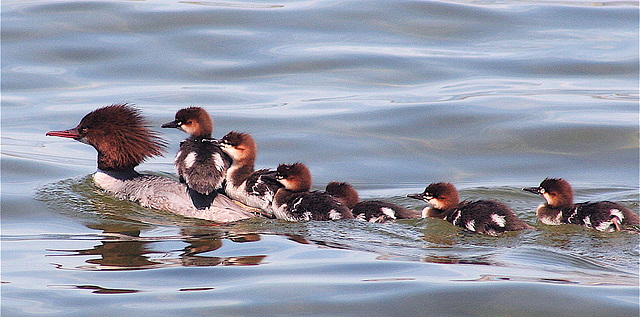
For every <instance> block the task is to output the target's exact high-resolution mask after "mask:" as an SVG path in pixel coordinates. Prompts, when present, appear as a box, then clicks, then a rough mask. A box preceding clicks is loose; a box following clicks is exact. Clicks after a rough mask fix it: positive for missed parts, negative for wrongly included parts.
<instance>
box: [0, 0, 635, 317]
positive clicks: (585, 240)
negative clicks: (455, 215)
mask: <svg viewBox="0 0 640 317" xmlns="http://www.w3.org/2000/svg"><path fill="white" fill-rule="evenodd" d="M1 9H2V34H1V36H2V37H1V38H2V109H1V111H2V114H1V115H2V116H1V117H2V118H1V119H2V121H1V123H2V162H1V163H2V234H1V236H2V240H1V242H2V277H1V281H2V312H3V313H5V314H6V315H8V316H9V315H10V316H34V315H36V316H37V315H43V316H116V315H117V316H122V315H133V314H150V315H154V316H175V315H189V316H194V315H195V316H199V315H291V316H300V315H322V316H327V315H336V316H337V315H341V316H342V315H385V316H386V315H390V314H396V315H458V316H461V315H464V316H469V315H476V316H495V315H507V316H508V315H513V316H515V315H517V316H541V315H566V316H571V315H573V316H583V315H606V316H634V315H637V314H638V313H639V311H638V309H639V305H640V300H639V298H638V297H639V293H638V286H639V285H640V283H639V271H638V266H639V260H638V258H639V257H640V247H639V246H638V243H639V237H638V235H633V234H627V233H600V232H595V231H593V230H587V229H583V228H580V227H575V226H556V227H551V226H545V225H542V224H539V223H538V222H537V220H536V218H535V215H534V210H535V208H536V206H537V205H538V204H540V203H541V199H540V197H536V196H534V195H532V194H530V193H526V192H523V191H521V190H520V188H521V187H523V186H534V185H537V184H539V182H540V181H541V180H542V179H544V178H545V177H550V176H551V177H563V178H566V179H568V180H570V181H571V183H572V184H573V185H574V187H575V189H576V197H577V199H578V200H580V201H586V200H591V201H595V200H614V201H620V202H621V203H623V204H625V205H626V206H629V207H630V208H632V209H633V210H635V211H636V212H638V208H639V207H638V206H639V197H640V195H639V194H638V188H639V184H638V175H639V170H638V161H639V157H638V142H639V138H638V120H639V116H638V102H639V100H638V99H639V98H638V71H639V70H638V42H639V41H638V5H637V2H631V1H628V2H627V1H605V2H590V1H330V0H326V1H278V2H272V1H233V2H219V1H218V2H215V1H199V2H197V1H193V2H190V1H168V0H167V1H149V2H147V1H3V2H2V8H1ZM113 103H133V104H135V105H136V106H137V107H139V108H140V109H141V110H142V111H143V113H144V114H145V115H146V116H148V118H149V120H150V121H151V122H152V123H153V124H154V125H156V126H157V127H158V130H160V129H159V126H160V124H162V123H164V122H167V121H170V120H171V119H172V118H173V115H174V113H175V111H177V110H178V109H180V108H183V107H187V106H201V107H204V108H206V109H207V110H208V111H209V112H210V113H211V114H212V115H213V117H214V120H215V124H216V132H215V133H214V136H215V137H221V136H222V135H224V134H225V133H226V132H228V131H231V130H238V131H244V132H249V133H251V134H252V135H253V136H254V137H255V138H256V140H257V142H258V145H259V147H260V153H259V158H258V167H260V168H262V167H269V168H273V167H275V166H277V164H279V163H282V162H287V163H291V162H296V161H303V162H305V163H307V165H309V166H310V168H311V170H312V172H313V176H314V184H315V187H316V188H317V189H321V188H323V187H324V185H325V184H326V183H327V182H329V181H332V180H339V181H348V182H350V183H352V184H353V185H354V186H355V187H356V188H357V189H358V190H359V191H360V195H361V196H362V197H363V198H365V199H373V198H375V199H383V200H387V201H391V202H394V203H397V204H400V205H403V206H406V207H409V208H413V209H421V208H423V207H424V204H422V203H421V202H418V201H415V200H410V199H408V198H406V197H405V196H406V194H408V193H416V192H419V191H421V190H423V189H424V187H425V186H426V185H427V184H428V183H430V182H433V181H451V182H454V183H455V184H456V185H457V186H458V187H459V188H460V190H461V196H462V197H463V198H471V199H478V198H486V197H490V198H492V199H496V200H500V201H503V202H505V203H507V204H509V205H510V206H511V207H512V208H513V210H514V211H515V212H516V213H517V214H518V215H519V216H520V217H521V218H522V219H524V220H525V221H527V222H528V223H530V224H532V225H534V226H535V227H536V228H537V229H538V230H535V231H524V232H516V233H507V234H504V235H501V236H499V237H486V236H480V235H476V234H472V233H469V232H465V231H462V230H460V229H458V228H455V227H453V226H451V225H449V224H448V223H445V222H443V221H439V220H434V219H421V220H403V221H398V222H394V223H385V224H368V223H362V222H357V221H340V222H309V223H285V222H280V221H275V220H261V219H251V220H248V221H243V222H239V223H236V224H231V225H219V224H214V223H211V222H207V221H202V220H197V219H186V218H182V217H179V216H176V215H172V214H169V213H165V212H159V211H155V210H150V209H145V208H141V207H139V206H137V205H135V204H133V203H130V202H125V201H119V200H117V199H114V198H112V197H109V196H105V195H103V194H102V193H101V192H100V191H99V190H97V189H96V188H95V187H94V186H93V184H92V183H91V180H90V177H89V175H90V174H91V173H92V172H94V171H95V151H94V150H93V149H92V148H91V147H88V146H86V145H84V144H81V143H79V142H73V141H71V140H68V139H61V138H49V137H45V136H44V133H45V132H46V131H49V130H60V129H65V128H71V127H74V126H75V125H76V124H77V122H78V121H79V120H80V118H82V116H84V115H85V114H86V113H88V112H89V111H91V110H93V109H95V108H97V107H100V106H105V105H109V104H113ZM162 132H163V133H165V134H164V136H165V137H166V138H167V139H168V140H169V142H170V144H171V146H170V148H169V150H168V153H167V155H166V156H165V157H161V158H155V159H152V160H149V161H148V162H146V163H144V164H142V165H141V166H140V167H139V170H140V171H146V172H151V173H156V174H159V175H165V176H168V177H175V173H174V170H173V163H172V160H173V154H174V153H175V152H176V151H177V149H178V144H179V142H180V140H181V139H183V138H184V137H185V135H184V134H182V133H181V132H180V131H175V130H172V131H166V130H163V131H162Z"/></svg>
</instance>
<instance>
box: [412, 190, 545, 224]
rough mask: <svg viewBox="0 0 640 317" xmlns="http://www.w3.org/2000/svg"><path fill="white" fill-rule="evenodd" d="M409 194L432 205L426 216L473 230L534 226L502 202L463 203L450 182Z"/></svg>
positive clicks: (426, 209)
mask: <svg viewBox="0 0 640 317" xmlns="http://www.w3.org/2000/svg"><path fill="white" fill-rule="evenodd" d="M407 197H410V198H415V199H420V200H424V201H425V202H427V203H429V204H430V205H431V207H426V208H424V209H423V210H422V217H423V218H426V217H432V218H439V219H443V220H446V221H448V222H450V223H452V224H454V225H456V226H459V227H462V228H465V229H467V230H469V231H473V232H478V233H483V234H487V235H492V236H495V235H498V234H500V233H503V232H505V231H517V230H524V229H534V228H533V227H532V226H530V225H528V224H527V223H525V222H524V221H522V220H520V218H518V216H516V214H514V213H513V211H511V209H509V207H507V206H506V205H504V204H501V203H499V202H495V201H491V200H476V201H463V202H460V198H459V195H458V190H457V189H456V188H455V186H453V184H450V183H432V184H430V185H429V186H427V188H426V189H425V190H424V192H423V193H420V194H412V195H407Z"/></svg>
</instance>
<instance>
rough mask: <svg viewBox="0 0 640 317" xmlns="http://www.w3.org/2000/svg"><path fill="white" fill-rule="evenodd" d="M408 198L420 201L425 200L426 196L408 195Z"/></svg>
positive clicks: (421, 194)
mask: <svg viewBox="0 0 640 317" xmlns="http://www.w3.org/2000/svg"><path fill="white" fill-rule="evenodd" d="M407 197H409V198H413V199H418V200H424V194H423V193H420V194H409V195H407Z"/></svg>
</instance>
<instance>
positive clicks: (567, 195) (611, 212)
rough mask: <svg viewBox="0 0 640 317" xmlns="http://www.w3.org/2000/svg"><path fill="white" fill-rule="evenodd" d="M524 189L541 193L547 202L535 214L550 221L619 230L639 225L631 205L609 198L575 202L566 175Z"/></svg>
mask: <svg viewBox="0 0 640 317" xmlns="http://www.w3.org/2000/svg"><path fill="white" fill-rule="evenodd" d="M523 190H525V191H528V192H532V193H534V194H538V195H542V197H544V200H545V203H544V204H541V205H540V206H538V209H537V210H536V215H537V216H538V219H540V222H542V223H544V224H547V225H560V224H576V225H581V226H584V227H587V228H593V229H596V230H599V231H606V232H611V231H620V230H625V229H626V228H628V227H630V226H637V225H638V224H639V222H640V221H639V220H640V219H639V218H640V217H638V215H637V214H636V213H634V212H633V211H631V210H630V209H629V208H627V207H625V206H623V205H621V204H618V203H614V202H610V201H599V202H593V203H592V202H585V203H578V204H574V203H573V188H572V187H571V185H570V184H569V182H567V181H566V180H564V179H561V178H546V179H545V180H543V181H542V183H540V186H538V187H527V188H523Z"/></svg>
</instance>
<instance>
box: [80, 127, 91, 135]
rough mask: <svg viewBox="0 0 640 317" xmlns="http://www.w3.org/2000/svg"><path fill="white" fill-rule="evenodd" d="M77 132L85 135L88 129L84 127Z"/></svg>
mask: <svg viewBox="0 0 640 317" xmlns="http://www.w3.org/2000/svg"><path fill="white" fill-rule="evenodd" d="M78 132H80V134H86V133H87V132H89V128H87V127H84V126H83V127H80V129H79V131H78Z"/></svg>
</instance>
